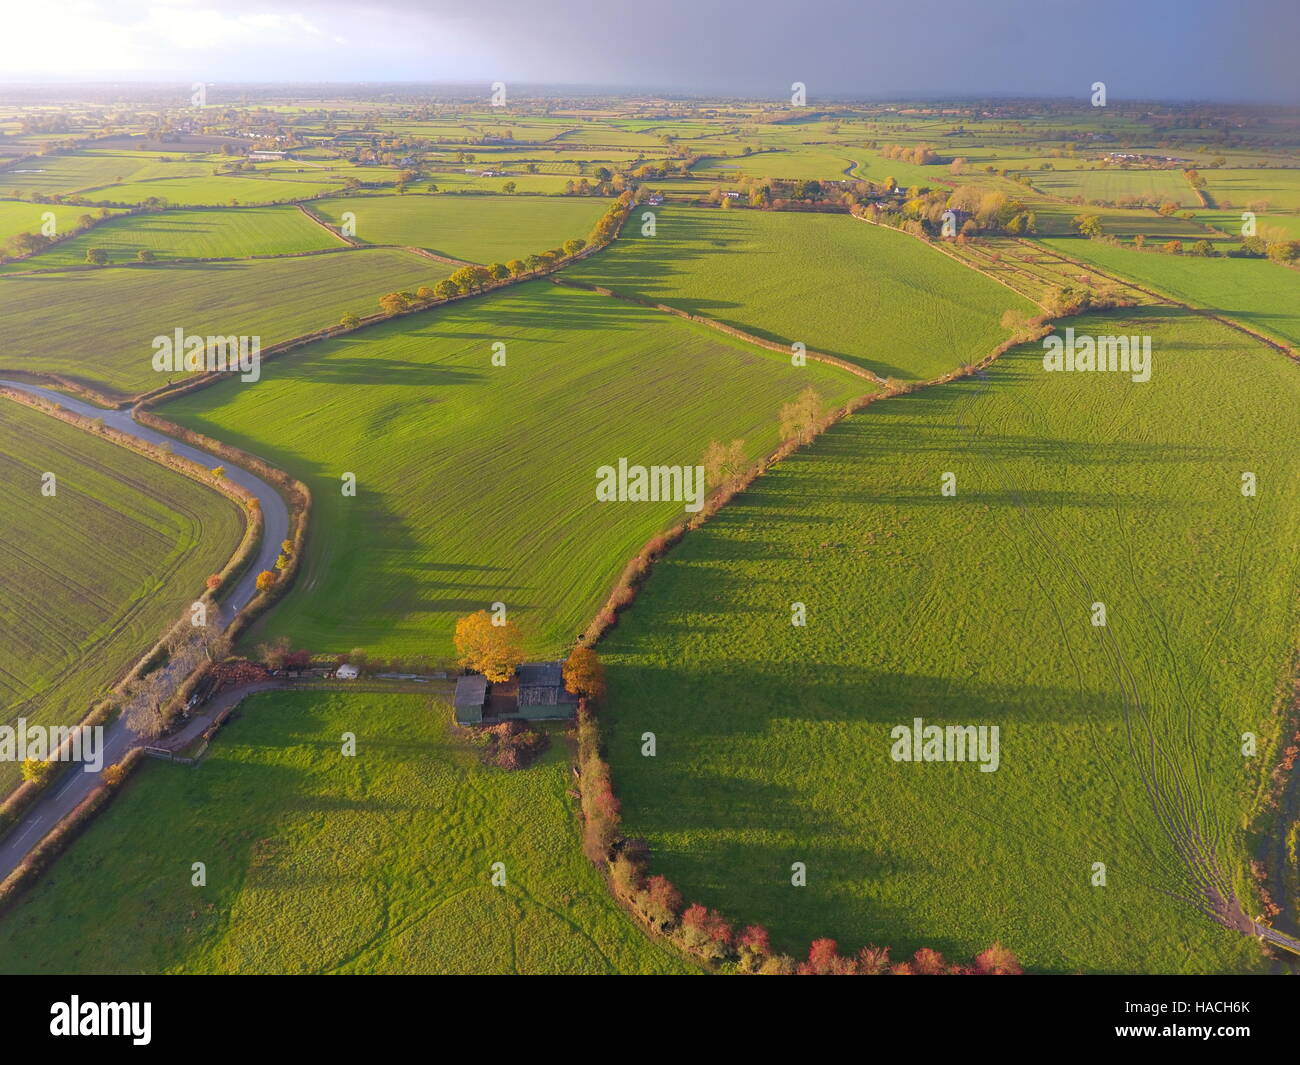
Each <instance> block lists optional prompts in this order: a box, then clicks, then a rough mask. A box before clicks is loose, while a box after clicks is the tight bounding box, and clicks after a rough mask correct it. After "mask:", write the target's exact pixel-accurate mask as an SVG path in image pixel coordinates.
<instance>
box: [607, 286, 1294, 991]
mask: <svg viewBox="0 0 1300 1065" xmlns="http://www.w3.org/2000/svg"><path fill="white" fill-rule="evenodd" d="M1072 324H1073V325H1075V327H1076V328H1078V329H1080V330H1081V331H1084V330H1086V331H1089V332H1093V333H1100V332H1108V333H1109V332H1114V333H1122V334H1129V333H1137V334H1149V335H1151V336H1152V338H1153V339H1152V346H1153V350H1154V354H1153V368H1152V373H1151V379H1150V381H1148V382H1146V383H1141V384H1138V383H1133V382H1132V381H1130V380H1129V378H1128V376H1127V375H1120V374H1114V373H1112V374H1083V373H1075V374H1065V373H1063V374H1053V375H1048V374H1045V373H1044V372H1043V369H1042V362H1041V359H1042V350H1043V349H1042V347H1041V346H1039V345H1030V346H1027V347H1025V348H1022V349H1016V350H1015V351H1014V352H1013V353H1012V354H1010V355H1008V356H1004V357H1003V358H1002V359H1001V360H999V361H998V362H997V363H995V364H994V365H993V367H991V368H990V370H989V371H988V373H987V376H986V378H985V379H983V380H981V379H978V378H977V379H966V380H962V381H960V382H956V383H953V384H950V385H944V386H938V387H934V388H929V389H925V390H923V391H921V392H918V393H915V394H913V395H910V396H905V397H902V398H897V399H889V400H887V401H885V402H883V403H879V404H875V405H873V406H872V407H870V408H868V409H867V410H866V411H864V412H863V413H861V414H858V415H854V416H852V417H850V418H849V419H847V420H846V421H845V422H843V423H841V424H840V425H839V426H837V427H835V428H833V429H832V430H831V431H830V432H829V433H828V434H826V435H825V436H824V437H823V438H821V439H820V440H819V441H818V442H817V443H816V444H814V445H813V446H812V447H811V448H810V449H808V450H806V451H804V452H801V453H799V454H797V455H796V456H794V457H793V458H792V459H790V460H789V461H786V462H783V463H781V464H780V466H778V467H777V468H775V469H773V470H772V471H770V472H769V473H768V474H767V475H766V476H764V477H762V478H760V479H759V480H758V481H756V482H755V485H754V487H753V488H752V489H751V490H750V491H748V492H746V493H745V494H743V495H742V496H739V497H737V499H735V500H734V501H733V502H732V503H731V504H730V505H729V506H728V507H727V508H726V509H725V510H723V511H722V512H721V514H720V515H719V516H718V517H716V518H715V519H713V520H712V521H711V522H709V523H708V524H707V525H705V526H704V527H703V528H701V529H699V530H697V531H695V532H692V533H690V534H689V535H688V536H687V538H686V540H685V541H684V542H683V543H682V544H681V545H679V546H678V547H677V548H675V549H674V550H673V551H672V552H671V553H670V554H669V556H668V557H667V559H666V560H665V561H664V562H661V563H660V564H659V565H658V566H657V567H656V570H655V572H654V574H653V575H652V576H651V578H650V580H649V582H648V584H647V585H646V587H645V588H644V589H643V590H642V592H641V594H640V596H639V597H638V599H637V602H636V604H635V606H634V607H633V608H632V609H631V610H629V611H628V612H627V613H625V614H624V615H623V616H622V618H621V620H620V622H619V624H618V626H617V627H616V628H615V629H614V630H613V632H612V634H611V635H610V636H609V637H608V638H607V639H606V641H604V643H603V645H602V646H603V648H604V651H603V654H604V658H605V663H606V670H607V674H608V678H609V686H610V695H609V699H608V707H609V709H608V710H606V711H605V714H604V718H603V720H604V721H605V727H606V734H607V740H608V747H609V757H610V761H611V764H612V767H613V772H614V784H615V788H616V790H617V793H618V795H619V797H620V798H621V799H622V802H623V829H624V831H625V832H627V833H628V834H629V835H635V836H644V837H646V838H647V839H648V840H649V842H650V844H651V847H652V851H653V853H654V854H655V855H656V856H655V857H654V859H653V861H652V868H653V869H654V871H656V872H659V873H663V874H664V875H666V876H667V877H668V878H669V879H670V880H672V881H673V882H674V883H675V884H676V885H677V886H678V887H679V888H680V889H681V890H682V891H683V893H684V894H685V895H686V896H687V897H689V898H693V899H699V900H700V901H701V902H702V903H704V904H705V905H709V906H716V907H718V908H719V909H720V910H722V912H724V913H726V914H727V915H728V916H729V918H731V919H732V920H733V921H735V922H737V923H739V924H745V923H748V922H758V923H760V924H763V925H765V926H766V927H767V928H768V929H769V930H770V931H771V933H772V936H773V941H774V943H776V944H777V945H778V946H779V948H780V949H783V950H787V951H790V952H792V953H802V951H803V950H805V949H806V946H807V944H808V942H809V941H810V940H811V939H812V938H814V937H817V936H831V937H833V938H836V939H837V940H839V942H840V944H841V948H842V950H844V951H845V952H851V951H856V950H857V949H858V948H859V947H860V946H862V945H864V944H866V943H868V942H875V943H877V944H888V945H890V946H891V947H893V948H894V950H895V957H897V956H899V955H902V954H905V953H910V952H911V951H913V950H915V949H916V948H918V947H920V946H923V945H926V946H932V947H936V948H938V949H940V950H941V951H943V953H944V954H945V955H946V956H947V957H950V958H951V957H958V958H961V957H969V956H971V954H972V953H974V952H975V951H977V950H979V949H982V947H983V945H984V944H986V943H987V942H989V941H992V940H994V939H1001V940H1002V941H1003V942H1004V943H1005V944H1006V945H1007V946H1009V947H1010V948H1011V949H1012V950H1014V951H1015V952H1016V953H1017V955H1018V956H1019V957H1020V959H1021V960H1022V961H1023V962H1024V963H1025V964H1026V965H1027V967H1029V968H1030V969H1031V970H1033V971H1038V972H1063V973H1074V972H1088V973H1101V972H1118V971H1123V972H1164V973H1183V972H1221V971H1241V970H1258V969H1260V968H1261V966H1262V963H1261V961H1260V956H1259V952H1258V950H1257V948H1256V946H1255V944H1254V943H1253V941H1252V940H1250V939H1249V938H1247V937H1244V936H1242V935H1241V934H1240V933H1237V932H1234V931H1229V930H1227V929H1225V928H1223V927H1221V926H1219V925H1218V924H1216V923H1214V922H1212V921H1211V920H1210V919H1209V917H1207V916H1206V915H1205V914H1204V913H1202V912H1200V911H1199V910H1198V905H1200V904H1202V903H1203V901H1204V900H1203V896H1201V895H1200V893H1199V891H1198V889H1197V887H1196V886H1195V880H1196V877H1198V876H1203V877H1205V878H1206V879H1207V880H1208V881H1210V882H1213V883H1216V884H1218V885H1220V887H1221V888H1222V887H1223V886H1227V887H1228V889H1229V890H1233V891H1236V892H1237V894H1238V895H1239V896H1240V897H1243V898H1247V897H1249V890H1248V889H1247V887H1246V885H1247V884H1248V882H1249V878H1248V874H1247V872H1246V859H1247V850H1246V841H1245V838H1244V832H1243V825H1244V823H1245V820H1246V814H1247V811H1248V810H1250V809H1251V808H1252V807H1253V804H1254V802H1255V796H1256V794H1257V792H1256V789H1257V787H1258V786H1259V784H1260V782H1261V781H1262V780H1263V779H1264V778H1265V777H1266V776H1267V774H1268V772H1269V770H1270V769H1271V767H1272V766H1273V765H1274V764H1275V761H1276V758H1277V753H1276V751H1277V743H1278V739H1279V737H1278V718H1277V717H1275V716H1274V713H1273V710H1272V707H1273V705H1274V693H1275V691H1276V686H1277V684H1278V681H1279V678H1280V677H1281V676H1282V674H1283V671H1284V670H1285V668H1286V665H1287V661H1288V657H1289V653H1290V651H1289V649H1290V648H1292V647H1293V646H1294V641H1295V638H1296V636H1297V623H1296V611H1295V603H1296V597H1297V594H1300V548H1298V547H1297V544H1296V541H1295V537H1294V530H1295V528H1296V523H1297V521H1298V520H1300V499H1298V498H1297V497H1296V495H1295V493H1294V492H1292V491H1290V490H1289V488H1288V487H1287V486H1289V485H1291V484H1292V483H1293V482H1294V480H1295V477H1296V476H1297V472H1300V471H1298V467H1300V445H1298V444H1297V440H1300V432H1297V430H1300V424H1297V422H1298V420H1300V402H1297V400H1300V369H1297V367H1296V366H1294V365H1293V364H1292V363H1291V362H1289V361H1288V360H1287V359H1285V358H1284V357H1282V356H1280V355H1278V354H1276V353H1275V352H1273V351H1271V350H1269V349H1267V348H1266V347H1264V346H1263V345H1260V344H1257V343H1255V342H1252V341H1250V340H1248V339H1247V338H1244V337H1242V336H1241V335H1240V334H1238V333H1235V332H1233V331H1231V330H1229V329H1228V328H1227V327H1225V326H1223V325H1221V324H1219V323H1216V322H1213V321H1210V320H1206V319H1197V318H1195V317H1194V316H1189V315H1187V314H1185V313H1177V312H1175V311H1173V310H1171V309H1168V308H1165V309H1157V308H1147V309H1140V310H1136V311H1129V312H1124V314H1123V315H1121V314H1119V313H1113V314H1110V315H1106V316H1099V317H1095V318H1087V319H1081V320H1076V321H1074V322H1073V323H1072ZM1244 469H1249V470H1251V471H1254V472H1255V473H1256V474H1257V476H1258V484H1259V485H1260V486H1261V490H1260V492H1259V494H1258V496H1257V497H1255V498H1246V497H1244V496H1243V493H1242V492H1241V490H1240V486H1241V474H1242V470H1244ZM945 471H952V472H954V473H955V475H956V485H957V495H956V496H955V497H952V498H944V497H942V496H941V495H940V483H941V475H942V474H943V473H944V472H945ZM1171 545H1174V547H1175V548H1176V549H1171ZM795 601H797V602H800V603H803V604H805V606H806V611H807V624H806V627H802V628H799V627H793V626H792V625H791V617H792V613H791V611H792V602H795ZM1097 602H1102V603H1104V606H1105V609H1106V612H1107V617H1106V625H1105V626H1104V627H1096V626H1094V625H1093V624H1092V618H1093V617H1094V616H1095V607H1094V605H1093V604H1095V603H1097ZM737 691H743V692H744V693H745V694H744V697H743V699H739V700H738V699H737V697H736V692H737ZM918 717H919V718H921V719H923V721H924V722H926V723H938V724H941V725H966V724H970V725H986V726H994V725H996V726H998V727H999V728H1000V733H1001V739H1000V761H999V765H998V768H997V770H996V771H995V772H981V771H979V767H978V766H976V765H973V764H954V763H924V762H910V761H895V760H893V759H892V758H891V753H890V751H891V745H892V743H893V739H892V737H891V729H892V728H894V727H895V726H898V725H905V726H910V725H911V724H912V722H913V719H914V718H918ZM1245 731H1251V732H1254V733H1255V734H1257V735H1258V736H1259V739H1260V750H1259V755H1258V757H1257V758H1255V759H1243V757H1242V754H1241V751H1240V750H1239V745H1240V737H1241V736H1242V733H1243V732H1245ZM645 732H653V733H654V734H655V735H656V736H657V738H658V755H657V757H655V758H644V757H642V756H641V751H640V746H641V743H642V739H641V737H642V734H643V733H645ZM1148 791H1150V792H1151V795H1152V797H1151V798H1149V797H1148ZM1175 823H1181V824H1184V825H1186V826H1188V829H1187V839H1188V840H1189V841H1190V842H1187V843H1185V844H1182V845H1178V846H1176V845H1175V843H1174V840H1175V839H1176V838H1179V837H1178V836H1177V834H1176V833H1175V832H1174V829H1173V825H1174V824H1175ZM1211 851H1213V853H1214V854H1217V862H1215V861H1212V860H1210V859H1208V858H1207V857H1206V855H1207V854H1208V853H1210V852H1211ZM795 861H802V862H805V863H806V865H807V870H808V886H807V887H806V888H803V889H797V890H796V889H794V888H792V887H791V886H790V869H791V863H792V862H795ZM1098 861H1100V862H1104V863H1105V866H1106V870H1107V882H1106V886H1105V887H1104V888H1102V887H1094V886H1092V884H1091V877H1092V876H1093V874H1095V872H1096V870H1095V867H1094V866H1093V864H1092V863H1094V862H1098Z"/></svg>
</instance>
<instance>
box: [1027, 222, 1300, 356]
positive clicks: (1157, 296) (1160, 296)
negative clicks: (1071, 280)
mask: <svg viewBox="0 0 1300 1065" xmlns="http://www.w3.org/2000/svg"><path fill="white" fill-rule="evenodd" d="M1019 243H1021V244H1024V245H1026V246H1027V247H1031V248H1033V249H1034V250H1035V251H1038V252H1041V253H1042V254H1044V255H1050V256H1051V257H1052V258H1054V259H1058V260H1059V261H1061V262H1063V263H1069V264H1071V265H1073V266H1077V267H1078V268H1079V269H1080V270H1083V271H1086V272H1088V273H1091V274H1096V275H1097V276H1099V277H1102V278H1105V279H1106V280H1107V281H1110V282H1112V283H1114V284H1118V285H1126V286H1128V287H1129V288H1131V289H1134V290H1135V291H1137V292H1141V293H1143V294H1144V295H1147V296H1150V297H1151V298H1152V299H1154V300H1156V301H1158V302H1159V303H1163V304H1166V305H1168V306H1173V307H1181V308H1182V309H1183V310H1185V311H1190V312H1191V313H1192V314H1196V315H1199V316H1201V317H1202V318H1212V319H1213V320H1214V321H1216V322H1220V323H1221V324H1223V325H1226V326H1227V327H1228V328H1229V329H1235V330H1237V332H1239V333H1244V334H1246V336H1248V337H1251V338H1252V339H1254V340H1257V341H1259V342H1260V343H1261V344H1267V345H1268V346H1269V347H1270V348H1272V349H1273V350H1274V351H1276V352H1278V353H1279V354H1281V355H1285V356H1286V357H1287V358H1288V359H1291V360H1292V361H1293V362H1300V351H1297V350H1296V349H1295V348H1293V347H1291V346H1290V345H1289V344H1287V343H1286V342H1284V341H1281V340H1275V339H1273V338H1272V337H1270V336H1267V335H1265V334H1264V333H1260V332H1258V331H1257V330H1255V329H1252V328H1251V327H1250V326H1248V325H1246V324H1245V323H1244V322H1239V321H1237V319H1235V318H1230V317H1227V316H1226V315H1224V314H1223V312H1221V311H1216V310H1211V309H1210V308H1208V307H1198V306H1196V305H1195V304H1193V303H1187V302H1186V301H1185V300H1181V299H1179V298H1178V297H1177V296H1172V295H1170V294H1169V293H1167V292H1162V291H1160V290H1159V289H1152V288H1148V287H1146V285H1145V284H1138V283H1137V282H1136V281H1129V280H1126V279H1125V278H1124V277H1123V276H1120V277H1116V276H1115V275H1114V274H1113V273H1111V272H1110V271H1108V270H1104V269H1102V268H1101V267H1097V266H1093V265H1092V264H1090V263H1081V262H1079V261H1078V260H1077V259H1071V258H1070V257H1069V256H1068V255H1065V254H1063V253H1061V252H1059V251H1057V250H1056V249H1055V248H1049V247H1048V246H1047V245H1046V244H1042V243H1041V242H1030V241H1027V240H1026V239H1025V238H1023V237H1021V238H1019ZM1150 254H1152V255H1156V254H1159V253H1158V252H1151V253H1150Z"/></svg>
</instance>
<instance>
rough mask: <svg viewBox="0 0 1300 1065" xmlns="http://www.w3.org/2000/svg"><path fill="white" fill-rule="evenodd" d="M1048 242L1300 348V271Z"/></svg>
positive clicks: (1266, 264) (1087, 243)
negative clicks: (1298, 345)
mask: <svg viewBox="0 0 1300 1065" xmlns="http://www.w3.org/2000/svg"><path fill="white" fill-rule="evenodd" d="M1042 243H1043V244H1045V245H1046V246H1047V247H1049V248H1051V249H1053V250H1055V251H1058V252H1060V253H1062V254H1064V255H1068V256H1070V257H1071V258H1074V259H1078V260H1080V261H1082V262H1088V263H1093V264H1095V265H1096V266H1098V267H1099V268H1101V269H1102V270H1106V271H1108V272H1110V273H1112V274H1118V275H1120V276H1122V277H1128V278H1132V279H1133V280H1134V281H1137V282H1139V283H1140V284H1144V285H1148V286H1150V287H1152V288H1154V289H1157V290H1158V291H1161V292H1166V293H1168V294H1169V295H1171V296H1174V297H1176V298H1177V299H1180V300H1183V301H1185V302H1187V303H1190V304H1191V305H1192V306H1194V307H1205V308H1207V309H1209V310H1213V311H1217V312H1218V313H1220V314H1222V315H1224V316H1225V317H1227V318H1232V319H1235V320H1236V321H1239V322H1242V323H1243V324H1245V325H1248V326H1249V327H1250V328H1252V329H1255V330H1258V331H1259V332H1260V333H1263V334H1264V335H1266V336H1269V337H1272V338H1273V339H1275V340H1280V341H1282V342H1283V343H1287V344H1300V272H1297V271H1295V270H1288V269H1287V268H1286V267H1284V266H1280V265H1278V264H1277V263H1271V262H1268V261H1266V260H1264V259H1230V258H1227V257H1226V256H1224V257H1221V258H1215V259H1206V258H1201V257H1200V256H1195V255H1167V254H1165V253H1163V252H1148V251H1138V250H1136V249H1134V248H1117V247H1114V246H1113V245H1109V244H1103V243H1101V242H1099V241H1095V240H1085V239H1083V238H1074V239H1061V240H1044V241H1043V242H1042Z"/></svg>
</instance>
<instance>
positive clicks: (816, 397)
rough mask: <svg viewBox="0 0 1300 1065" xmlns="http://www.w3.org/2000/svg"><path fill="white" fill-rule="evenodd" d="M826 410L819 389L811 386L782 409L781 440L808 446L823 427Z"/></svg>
mask: <svg viewBox="0 0 1300 1065" xmlns="http://www.w3.org/2000/svg"><path fill="white" fill-rule="evenodd" d="M824 417H825V410H824V408H823V405H822V397H821V395H820V394H819V393H818V391H817V389H815V388H813V387H812V385H809V386H808V387H807V388H805V389H804V390H803V391H802V392H800V393H799V395H798V396H796V397H795V398H794V399H792V400H791V401H790V402H789V403H786V404H783V405H782V407H781V439H782V440H797V441H798V442H799V443H801V444H806V443H808V442H809V441H810V440H812V438H813V437H814V436H815V435H816V434H817V430H818V429H819V428H820V427H821V423H822V419H823V418H824Z"/></svg>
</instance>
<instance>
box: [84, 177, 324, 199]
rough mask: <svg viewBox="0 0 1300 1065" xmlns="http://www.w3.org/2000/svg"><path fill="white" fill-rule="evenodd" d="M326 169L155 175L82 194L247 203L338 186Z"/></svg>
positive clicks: (316, 192) (302, 195)
mask: <svg viewBox="0 0 1300 1065" xmlns="http://www.w3.org/2000/svg"><path fill="white" fill-rule="evenodd" d="M341 183H342V182H341V181H340V180H339V179H337V178H336V179H333V180H331V179H330V176H329V174H328V172H326V173H325V174H324V175H323V176H322V177H321V179H320V180H312V179H310V178H308V177H305V176H303V177H293V178H289V177H285V178H273V177H232V176H227V175H222V176H220V177H218V176H216V175H212V174H208V175H206V176H202V177H178V178H157V179H152V180H147V181H127V182H123V183H122V184H116V185H101V186H96V187H94V188H91V189H87V190H85V191H84V192H83V193H82V195H84V196H85V197H86V199H87V200H89V201H91V202H92V203H101V202H102V203H144V201H145V200H149V199H153V198H155V197H156V198H158V199H162V200H166V201H167V202H168V203H169V204H171V205H173V206H176V207H217V206H221V207H224V206H227V205H229V206H247V205H249V204H269V203H287V202H289V201H291V200H305V199H308V198H310V197H312V196H316V195H319V194H320V193H322V192H328V191H330V190H331V189H336V188H338V187H339V186H340V185H341Z"/></svg>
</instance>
